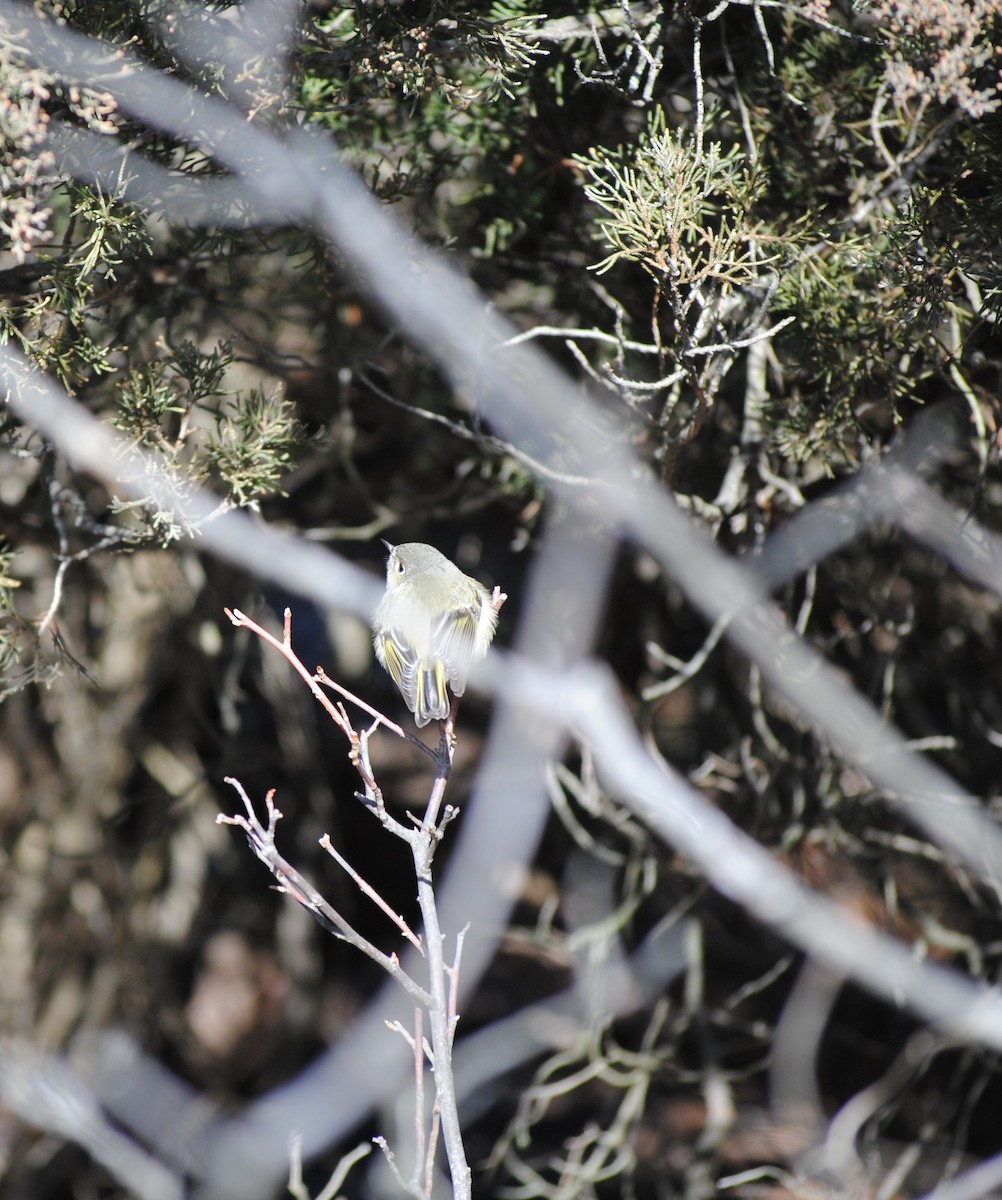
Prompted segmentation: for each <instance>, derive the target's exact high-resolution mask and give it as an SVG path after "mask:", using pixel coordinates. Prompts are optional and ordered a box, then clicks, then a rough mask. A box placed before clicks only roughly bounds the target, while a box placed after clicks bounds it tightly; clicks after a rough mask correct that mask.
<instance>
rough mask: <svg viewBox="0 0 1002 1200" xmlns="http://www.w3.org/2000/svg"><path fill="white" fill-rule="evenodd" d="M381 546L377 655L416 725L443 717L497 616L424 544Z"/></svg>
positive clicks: (481, 594)
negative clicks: (383, 562) (382, 586)
mask: <svg viewBox="0 0 1002 1200" xmlns="http://www.w3.org/2000/svg"><path fill="white" fill-rule="evenodd" d="M383 545H385V546H386V548H387V549H388V550H389V552H390V557H389V559H388V560H387V563H386V592H385V593H384V595H383V598H382V600H381V601H380V602H379V607H378V608H377V609H376V612H375V615H374V616H373V618H372V644H373V646H374V647H375V650H376V657H377V658H378V659H379V661H380V662H381V663H382V665H383V666H384V667H385V668H386V670H387V671H389V673H390V677H391V678H392V680H393V682H394V683H395V684H396V685H397V687H398V688H399V689H400V692H401V694H402V696H403V698H404V699H405V700H406V701H407V707H408V708H409V709H410V710H411V712H412V713H413V714H414V719H415V721H417V723H418V725H419V726H423V725H427V724H428V722H429V721H430V720H432V719H433V718H436V719H438V720H439V721H444V720H445V719H446V717H448V715H449V710H450V707H451V701H450V699H449V690H450V689H451V691H452V694H453V695H454V696H461V695H462V694H463V693H464V692H465V691H466V684H467V681H468V679H469V675H470V668H471V667H472V666H473V664H474V663H475V662H477V661H478V660H479V659H481V658H483V657H484V655H485V654H486V653H487V647H488V646H489V645H490V644H491V639H492V638H493V637H494V629H495V627H496V626H497V620H498V614H497V610H496V609H495V607H494V605H493V604H492V602H491V596H490V594H489V592H488V591H487V589H486V588H485V587H484V586H483V585H482V584H480V583H477V581H476V580H475V579H471V578H470V576H469V575H464V574H463V572H462V571H461V570H460V569H459V568H458V567H457V566H456V564H455V563H453V562H450V561H449V559H447V558H446V557H445V555H444V554H440V553H439V551H438V550H436V549H435V547H434V546H428V545H425V543H424V542H405V543H404V544H403V545H402V546H391V545H390V543H389V542H384V543H383Z"/></svg>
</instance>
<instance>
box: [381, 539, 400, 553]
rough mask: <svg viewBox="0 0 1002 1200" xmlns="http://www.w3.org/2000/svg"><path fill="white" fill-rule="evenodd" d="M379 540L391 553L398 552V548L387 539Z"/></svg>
mask: <svg viewBox="0 0 1002 1200" xmlns="http://www.w3.org/2000/svg"><path fill="white" fill-rule="evenodd" d="M379 540H380V541H381V542H382V543H383V545H384V546H385V547H386V549H387V550H389V552H390V553H391V554H392V553H393V551H394V550H396V546H394V545H393V543H392V542H388V541H387V540H386V538H380V539H379Z"/></svg>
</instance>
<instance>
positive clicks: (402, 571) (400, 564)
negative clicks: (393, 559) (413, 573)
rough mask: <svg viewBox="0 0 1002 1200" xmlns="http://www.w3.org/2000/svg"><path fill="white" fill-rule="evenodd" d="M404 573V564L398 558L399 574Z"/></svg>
mask: <svg viewBox="0 0 1002 1200" xmlns="http://www.w3.org/2000/svg"><path fill="white" fill-rule="evenodd" d="M403 573H404V564H403V563H402V562H400V561H399V559H398V560H397V574H398V575H403Z"/></svg>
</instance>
